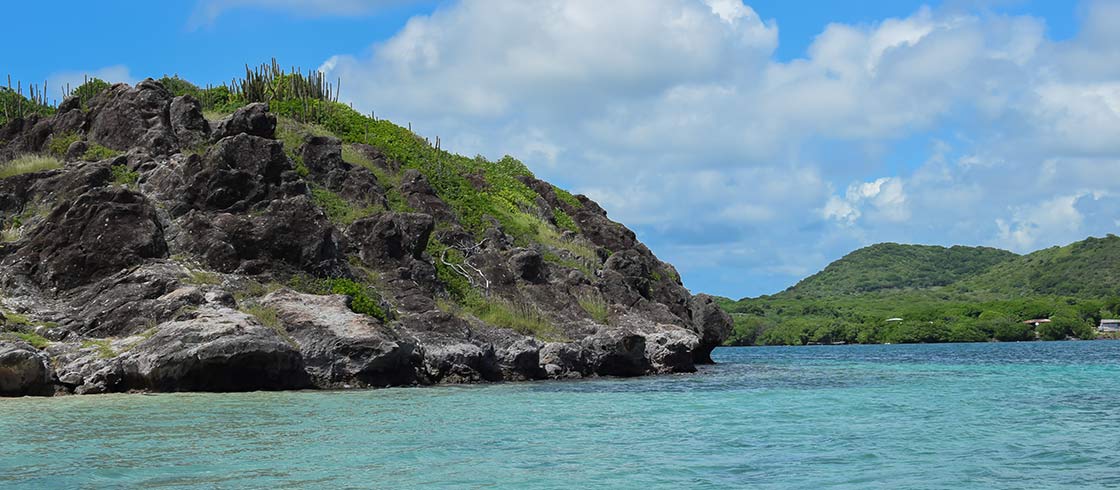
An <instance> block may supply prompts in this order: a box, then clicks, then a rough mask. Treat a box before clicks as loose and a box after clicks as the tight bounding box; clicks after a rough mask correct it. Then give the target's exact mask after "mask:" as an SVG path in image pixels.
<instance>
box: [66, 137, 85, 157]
mask: <svg viewBox="0 0 1120 490" xmlns="http://www.w3.org/2000/svg"><path fill="white" fill-rule="evenodd" d="M87 150H89V143H86V142H85V141H82V140H78V141H75V142H73V143H70V146H67V147H66V161H68V162H72V161H75V160H78V159H80V158H82V156H83V155H85V153H86V151H87Z"/></svg>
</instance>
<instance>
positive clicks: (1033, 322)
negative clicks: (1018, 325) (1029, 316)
mask: <svg viewBox="0 0 1120 490" xmlns="http://www.w3.org/2000/svg"><path fill="white" fill-rule="evenodd" d="M1023 323H1026V324H1027V325H1030V326H1032V327H1034V328H1038V326H1039V325H1042V324H1043V323H1050V319H1049V318H1035V319H1034V320H1027V321H1025V322H1023Z"/></svg>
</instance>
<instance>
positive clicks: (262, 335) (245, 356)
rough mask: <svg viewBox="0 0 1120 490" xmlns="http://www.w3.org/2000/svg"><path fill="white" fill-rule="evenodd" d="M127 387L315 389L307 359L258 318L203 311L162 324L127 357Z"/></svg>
mask: <svg viewBox="0 0 1120 490" xmlns="http://www.w3.org/2000/svg"><path fill="white" fill-rule="evenodd" d="M121 362H122V365H123V366H124V372H125V377H126V379H127V384H128V386H129V387H130V388H133V389H149V390H152V391H253V390H282V389H298V388H305V387H308V386H309V385H310V383H309V379H308V376H307V373H306V372H305V371H304V362H303V358H302V356H301V355H300V353H299V351H298V350H297V349H296V347H295V346H293V345H292V344H291V343H290V342H289V341H288V340H286V339H285V338H284V337H283V336H282V335H281V334H280V333H278V332H277V331H276V330H274V329H273V328H269V327H266V326H264V325H262V324H261V323H260V321H259V320H257V319H256V318H255V317H253V316H250V315H248V314H245V313H242V312H239V311H235V310H231V309H228V308H222V307H210V306H207V307H203V308H201V309H199V311H198V312H197V314H196V316H195V318H193V319H190V320H181V321H173V322H168V323H164V324H161V325H159V327H158V328H157V331H156V332H155V334H154V335H152V336H151V337H150V338H148V339H146V340H143V341H141V342H140V343H138V344H136V345H135V346H134V347H133V348H132V349H131V350H130V351H129V352H128V353H126V354H125V355H124V356H122V358H121Z"/></svg>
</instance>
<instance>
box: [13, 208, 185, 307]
mask: <svg viewBox="0 0 1120 490" xmlns="http://www.w3.org/2000/svg"><path fill="white" fill-rule="evenodd" d="M166 256H167V243H166V242H165V241H164V233H163V226H162V225H161V224H160V221H159V219H158V217H157V216H156V212H155V209H154V208H153V207H152V205H151V203H150V202H149V201H148V200H147V198H145V197H144V196H143V195H141V194H137V193H135V192H132V191H130V190H127V189H124V188H120V187H106V188H96V189H93V190H90V191H89V192H87V193H85V194H82V195H81V196H80V197H78V198H77V199H76V200H74V201H72V202H64V203H62V204H61V205H59V206H58V207H57V208H55V210H54V211H53V212H51V214H50V215H49V216H48V217H47V218H46V219H45V221H44V222H43V224H41V225H40V226H39V227H38V228H36V229H35V230H34V231H33V232H32V234H31V235H30V237H29V238H28V240H27V244H26V245H24V246H23V247H22V248H20V250H19V251H18V252H17V253H16V254H14V256H12V257H9V258H8V259H6V260H5V261H4V262H3V264H2V265H3V266H4V268H5V269H6V271H5V275H7V276H8V277H12V276H13V275H19V276H23V277H26V278H29V279H30V280H31V281H32V282H34V283H35V284H36V285H38V286H40V287H43V288H46V289H53V290H66V289H71V288H74V287H77V286H81V285H83V284H88V283H90V282H92V281H94V280H97V279H100V278H102V277H105V276H107V275H109V274H112V273H115V272H118V271H120V270H122V269H126V268H128V267H133V266H135V265H137V264H140V263H143V262H144V261H145V260H147V259H153V258H162V257H166Z"/></svg>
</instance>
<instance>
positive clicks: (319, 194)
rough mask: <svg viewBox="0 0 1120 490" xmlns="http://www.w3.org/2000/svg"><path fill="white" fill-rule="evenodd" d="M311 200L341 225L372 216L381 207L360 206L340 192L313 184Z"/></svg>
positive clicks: (334, 221) (332, 220)
mask: <svg viewBox="0 0 1120 490" xmlns="http://www.w3.org/2000/svg"><path fill="white" fill-rule="evenodd" d="M311 200H312V201H314V202H315V205H316V206H319V208H320V209H322V210H323V212H325V213H327V217H328V218H330V220H331V222H333V223H336V224H339V225H343V226H345V225H348V224H350V223H353V222H355V221H357V220H359V219H362V218H365V217H366V216H370V215H372V214H374V213H376V212H377V211H379V210H380V209H379V208H378V207H375V206H364V207H359V206H355V205H353V204H350V203H349V202H347V201H346V200H345V199H343V198H342V197H341V196H339V195H338V194H335V193H333V192H331V191H329V190H327V189H324V188H322V187H318V186H313V187H312V188H311Z"/></svg>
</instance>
